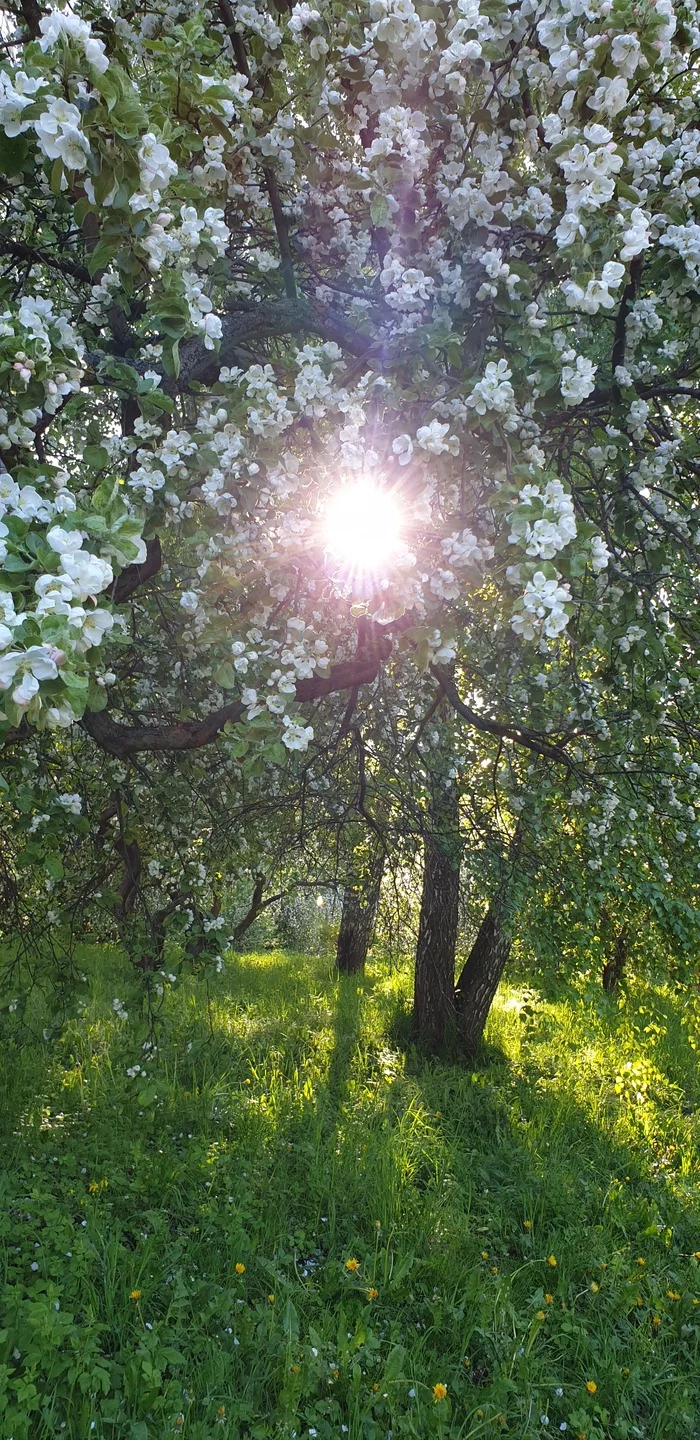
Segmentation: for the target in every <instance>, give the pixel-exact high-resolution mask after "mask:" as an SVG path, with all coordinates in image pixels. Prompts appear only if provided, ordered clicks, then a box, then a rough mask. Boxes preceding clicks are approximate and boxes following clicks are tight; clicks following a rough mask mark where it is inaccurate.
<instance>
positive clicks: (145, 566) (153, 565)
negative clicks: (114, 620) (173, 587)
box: [110, 535, 163, 605]
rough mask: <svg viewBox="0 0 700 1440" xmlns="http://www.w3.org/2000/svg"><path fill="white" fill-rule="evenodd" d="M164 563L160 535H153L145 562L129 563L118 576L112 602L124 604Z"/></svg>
mask: <svg viewBox="0 0 700 1440" xmlns="http://www.w3.org/2000/svg"><path fill="white" fill-rule="evenodd" d="M162 564H163V552H162V550H161V548H160V537H159V536H158V535H153V536H152V538H151V539H150V540H148V541H147V542H146V559H145V560H144V561H143V563H142V564H141V565H127V566H126V568H125V569H124V570H122V573H121V575H118V576H117V578H116V580H115V582H114V585H113V586H112V594H111V596H110V599H111V600H112V602H113V603H114V604H115V605H123V604H124V601H125V600H128V599H129V597H130V596H131V595H133V593H134V591H135V590H138V588H139V586H140V585H144V584H145V582H146V581H147V580H150V579H151V578H152V577H153V576H154V575H157V574H158V571H159V570H160V567H161V565H162Z"/></svg>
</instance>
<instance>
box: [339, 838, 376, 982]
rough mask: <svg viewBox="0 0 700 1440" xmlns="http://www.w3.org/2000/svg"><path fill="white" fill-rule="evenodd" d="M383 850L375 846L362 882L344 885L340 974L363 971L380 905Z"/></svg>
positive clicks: (340, 936) (340, 933)
mask: <svg viewBox="0 0 700 1440" xmlns="http://www.w3.org/2000/svg"><path fill="white" fill-rule="evenodd" d="M383 873H384V851H383V850H380V849H379V848H375V850H374V851H373V854H372V856H371V859H370V863H369V867H368V872H367V875H366V877H365V880H364V883H363V882H362V881H359V882H358V883H357V884H351V885H346V887H345V892H344V894H343V910H342V914H341V917H340V930H339V932H338V949H337V952H336V965H337V967H338V970H339V971H340V972H341V974H343V975H357V974H358V973H359V972H360V971H362V970H364V968H365V962H366V960H367V951H368V950H369V947H370V943H371V940H372V934H373V931H374V922H375V920H376V918H377V909H378V907H379V892H380V890H381V885H382V875H383Z"/></svg>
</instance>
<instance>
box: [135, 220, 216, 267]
mask: <svg viewBox="0 0 700 1440" xmlns="http://www.w3.org/2000/svg"><path fill="white" fill-rule="evenodd" d="M174 218H175V217H174V216H173V215H171V214H170V212H169V211H168V210H161V211H159V212H158V214H157V215H156V216H154V218H153V220H152V222H151V225H150V229H149V231H148V234H147V235H146V236H145V237H144V240H143V242H142V243H143V248H144V250H145V251H146V253H147V255H148V268H149V270H150V271H151V274H152V275H157V274H158V272H159V271H160V270H161V269H162V267H163V265H164V263H165V261H166V260H176V261H178V262H180V261H188V260H190V259H192V258H194V260H195V261H196V263H197V265H199V267H200V269H202V270H206V269H208V268H209V266H211V265H213V263H214V261H215V260H216V258H217V257H218V256H221V255H225V254H226V249H227V246H228V244H229V240H230V238H231V237H230V235H229V232H228V228H227V226H226V222H225V220H224V212H223V210H219V209H217V208H216V206H214V205H209V206H208V207H207V209H206V210H205V211H204V214H203V215H198V214H197V211H196V209H195V207H194V205H181V206H180V221H181V223H180V224H179V225H178V226H176V227H175V228H174V229H171V228H170V226H171V225H172V222H173V220H174ZM195 278H196V277H195Z"/></svg>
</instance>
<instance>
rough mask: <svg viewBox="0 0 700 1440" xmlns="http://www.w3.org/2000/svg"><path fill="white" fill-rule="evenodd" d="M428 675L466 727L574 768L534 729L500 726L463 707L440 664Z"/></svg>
mask: <svg viewBox="0 0 700 1440" xmlns="http://www.w3.org/2000/svg"><path fill="white" fill-rule="evenodd" d="M430 673H431V675H432V676H433V677H434V679H435V680H437V682H438V685H439V686H440V689H441V690H442V693H443V695H444V696H445V699H446V700H448V701H449V703H450V705H451V706H452V709H453V710H454V711H455V712H456V714H457V715H461V717H462V719H463V720H467V721H468V723H469V724H470V725H473V726H474V729H475V730H480V731H482V733H483V734H485V735H496V736H498V737H499V739H502V740H513V741H514V742H515V744H516V745H522V746H524V748H525V749H526V750H532V751H534V753H535V754H536V755H543V756H544V757H545V758H546V759H547V760H553V761H554V762H555V764H557V765H565V766H566V769H567V770H572V769H573V768H574V767H573V761H572V759H571V756H570V755H568V754H567V752H566V750H565V749H564V746H563V745H557V744H552V742H551V741H550V740H547V738H546V737H545V736H544V735H541V734H540V733H539V732H538V731H536V730H527V729H525V728H523V727H521V726H516V725H504V724H502V723H501V721H500V720H489V718H488V716H486V715H480V714H479V713H478V711H476V710H472V709H471V707H470V706H469V705H465V703H464V701H463V700H462V699H461V697H460V694H459V691H458V689H457V686H456V685H455V682H454V680H453V679H452V677H451V675H448V673H447V671H446V670H445V669H444V668H443V666H442V665H431V666H430Z"/></svg>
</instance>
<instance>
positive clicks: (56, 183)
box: [49, 159, 63, 195]
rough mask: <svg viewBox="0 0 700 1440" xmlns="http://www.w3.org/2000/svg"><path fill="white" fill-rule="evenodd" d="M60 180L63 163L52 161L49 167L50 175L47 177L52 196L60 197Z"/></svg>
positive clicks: (59, 160)
mask: <svg viewBox="0 0 700 1440" xmlns="http://www.w3.org/2000/svg"><path fill="white" fill-rule="evenodd" d="M62 179H63V161H62V160H61V159H58V160H54V162H53V165H52V166H51V174H50V176H49V185H50V186H51V193H52V194H53V195H60V193H61V181H62Z"/></svg>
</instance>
